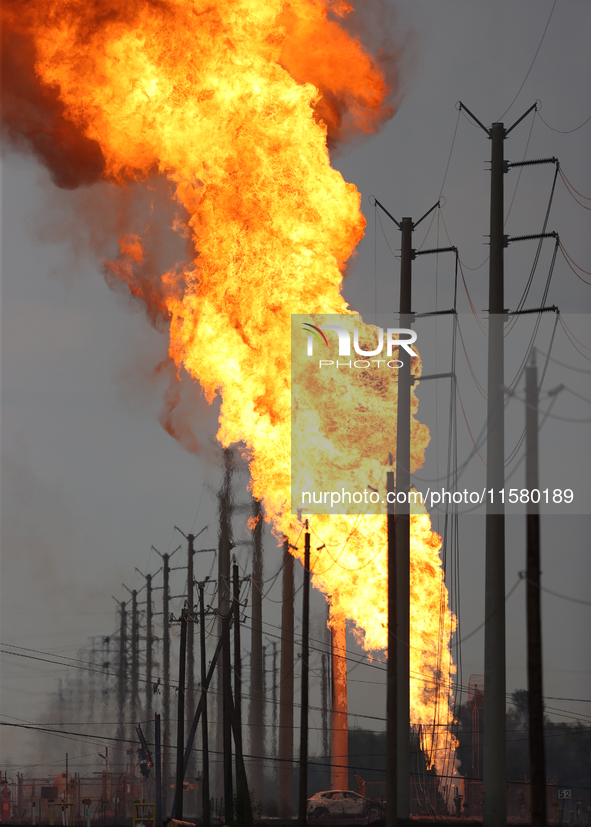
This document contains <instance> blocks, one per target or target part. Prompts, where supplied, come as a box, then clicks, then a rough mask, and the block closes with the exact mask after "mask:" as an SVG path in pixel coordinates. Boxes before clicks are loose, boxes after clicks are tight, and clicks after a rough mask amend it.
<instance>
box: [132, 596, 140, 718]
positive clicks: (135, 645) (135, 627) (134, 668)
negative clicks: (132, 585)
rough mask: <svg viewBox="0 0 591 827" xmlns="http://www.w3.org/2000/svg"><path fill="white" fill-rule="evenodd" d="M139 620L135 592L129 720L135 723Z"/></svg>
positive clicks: (133, 600)
mask: <svg viewBox="0 0 591 827" xmlns="http://www.w3.org/2000/svg"><path fill="white" fill-rule="evenodd" d="M138 649H139V618H138V613H137V590H136V589H133V590H132V592H131V720H132V722H133V723H135V721H136V719H137V713H138V702H139V687H138V672H139V669H138V667H139V663H138V661H139V652H138Z"/></svg>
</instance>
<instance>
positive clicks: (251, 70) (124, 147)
mask: <svg viewBox="0 0 591 827" xmlns="http://www.w3.org/2000/svg"><path fill="white" fill-rule="evenodd" d="M351 12H352V9H351V7H350V6H348V5H347V3H345V2H344V0H292V2H289V3H287V2H284V1H283V0H281V1H280V0H231V1H230V0H219V2H217V3H215V4H210V3H204V2H202V0H192V2H191V0H168V1H167V0H161V1H159V2H157V1H156V0H151V1H148V0H144V1H143V2H133V1H132V2H130V3H120V2H113V0H69V1H68V2H65V0H43V2H39V3H38V4H35V3H34V2H30V3H26V4H20V3H14V2H12V3H11V2H7V3H5V5H4V37H5V39H6V41H7V42H12V43H13V44H14V43H17V44H20V46H18V49H17V48H16V47H14V48H13V53H14V54H16V55H17V57H18V58H19V59H21V58H22V61H25V57H26V56H27V55H30V56H31V61H34V72H35V78H33V76H32V73H31V78H30V82H29V86H28V87H27V88H23V89H21V90H20V92H19V90H17V92H16V93H14V92H13V98H10V97H9V98H8V99H7V103H6V107H7V115H6V117H7V121H8V129H9V132H10V133H11V134H12V135H13V137H14V135H15V134H17V133H20V134H21V135H25V137H26V138H27V139H28V140H29V142H30V143H31V144H32V145H33V146H34V148H35V151H36V152H37V154H39V155H41V156H42V158H43V159H44V160H45V162H46V163H47V164H48V165H49V166H50V167H51V166H53V171H54V175H56V176H57V180H58V182H61V184H62V185H63V186H76V185H77V184H78V183H80V182H83V183H87V182H90V181H92V180H98V179H103V180H108V181H111V182H113V184H114V185H118V186H125V184H126V183H127V182H129V181H133V180H142V179H145V178H146V177H147V176H148V175H152V174H154V172H155V171H158V172H159V173H160V174H162V175H164V176H166V177H167V178H168V179H169V180H170V181H171V182H173V184H174V187H175V197H176V199H177V200H178V202H179V203H180V204H181V205H182V206H183V207H184V209H185V210H186V213H187V214H188V216H189V218H188V231H189V233H190V237H191V241H192V244H193V248H194V260H193V262H192V264H191V265H190V266H187V267H185V268H184V269H182V268H177V269H175V270H173V271H170V272H168V273H164V274H163V275H162V276H161V280H160V284H158V285H157V287H156V288H154V286H153V285H152V286H151V287H150V289H147V288H146V286H145V285H144V284H143V283H142V281H141V279H138V278H137V277H136V274H137V271H138V269H141V265H142V261H143V257H144V246H145V240H144V239H142V238H141V237H140V236H138V235H133V234H127V235H122V236H121V237H120V239H119V249H120V255H119V259H118V261H117V262H112V263H111V265H110V271H111V276H113V275H114V276H117V277H119V278H121V279H123V280H124V281H127V282H128V284H129V286H130V289H131V290H132V292H134V293H136V294H138V295H140V296H141V297H142V298H143V299H144V301H145V302H146V304H147V305H148V309H149V312H150V314H151V318H153V317H154V315H155V314H156V315H158V314H159V315H160V316H162V317H164V318H165V319H167V320H168V321H169V327H170V355H171V357H172V358H173V359H174V361H175V363H176V365H177V366H178V368H179V370H180V368H181V366H182V367H183V368H184V369H186V370H187V371H188V372H189V373H190V374H191V376H193V377H194V378H195V379H196V380H198V381H199V382H200V383H201V386H202V388H203V389H204V392H205V394H206V397H207V399H208V401H212V400H213V398H214V397H215V396H216V395H217V394H220V395H221V397H222V405H221V414H220V427H219V433H218V439H219V440H220V442H221V443H222V445H224V446H228V445H231V444H233V443H242V444H244V445H245V446H246V450H247V453H248V458H249V461H250V469H251V474H252V492H253V494H254V496H255V497H258V498H260V499H262V500H263V501H264V506H265V512H266V515H267V519H269V520H270V521H271V522H272V524H273V526H274V529H275V530H276V531H277V532H278V533H279V532H284V533H285V534H286V535H288V536H289V537H290V538H291V540H292V542H293V543H294V545H295V543H296V538H297V537H298V536H299V535H300V533H301V529H302V526H301V523H299V522H298V520H297V518H296V517H294V516H293V515H291V514H290V510H289V500H290V346H289V341H290V338H289V331H290V316H291V314H292V313H307V314H326V313H331V314H336V313H338V314H348V313H350V312H351V311H350V310H349V308H348V306H347V304H346V302H345V301H344V299H343V297H342V295H341V292H340V288H341V282H342V278H343V272H344V269H345V265H346V262H347V260H348V259H349V257H350V256H351V254H352V252H353V251H354V249H355V246H356V245H357V243H358V242H359V240H360V239H361V237H362V236H363V233H364V227H365V221H364V218H363V216H362V214H361V212H360V195H359V193H358V191H357V190H356V188H355V187H354V186H353V185H352V184H348V183H346V182H345V181H344V180H343V178H342V176H341V175H340V173H339V172H337V171H336V170H334V169H333V168H332V167H331V165H330V160H329V154H328V148H327V147H328V144H334V143H335V142H336V141H338V140H339V139H340V138H341V137H343V136H345V135H347V134H350V133H353V132H357V133H371V132H375V131H377V129H378V128H379V125H380V123H382V122H383V121H384V120H386V119H387V118H388V117H390V116H391V115H392V113H393V111H394V110H393V102H395V99H396V95H397V94H398V90H397V88H396V86H395V85H392V79H391V78H389V77H387V74H386V70H385V69H384V67H383V66H382V65H380V63H379V62H378V61H377V60H376V59H375V58H373V57H372V56H371V55H370V54H369V53H368V52H367V51H366V50H365V49H364V48H363V47H362V45H361V44H360V42H359V40H358V39H357V38H356V37H354V36H352V35H351V34H350V33H349V32H348V29H347V16H348V15H349V14H350V13H351ZM11 38H12V41H11ZM23 56H24V57H23ZM15 59H16V58H15ZM17 63H18V61H17ZM23 65H24V64H23ZM390 74H391V73H390ZM33 81H35V83H36V86H35V84H34V83H33ZM23 85H24V86H25V85H26V84H23ZM29 87H30V88H29ZM33 87H34V88H33ZM15 94H17V96H18V94H21V95H22V96H23V97H25V98H26V99H27V105H28V106H29V109H27V108H26V107H24V108H23V107H19V106H17V105H16V104H15V103H14V95H15ZM44 106H45V110H44V109H43V107H44ZM35 107H37V110H39V111H45V112H46V113H49V114H47V117H44V118H38V119H37V120H38V121H39V122H36V121H35V116H34V114H31V111H30V110H32V109H34V108H35ZM37 110H36V111H37ZM29 116H30V117H29ZM27 118H29V120H27ZM31 123H32V124H33V126H31ZM44 130H45V132H44ZM33 133H35V134H33ZM60 147H61V148H60ZM70 148H71V151H70ZM85 153H86V155H85ZM68 155H72V156H76V158H77V159H78V160H77V161H76V163H77V166H76V169H75V170H74V172H73V173H72V174H71V175H70V176H68V175H67V174H65V173H64V174H63V175H61V178H60V174H59V173H58V172H56V169H55V167H56V164H57V165H58V166H59V163H61V162H62V161H64V162H65V161H67V160H68V159H67V157H66V156H68ZM80 157H82V160H80ZM56 158H57V161H56ZM84 158H87V160H86V161H85V160H84ZM60 159H61V160H60ZM358 326H360V328H361V330H362V338H363V337H365V338H367V340H368V341H373V339H374V338H375V335H374V332H373V331H372V330H370V329H369V328H368V327H366V326H363V325H362V324H360V325H358ZM413 363H414V364H413V373H414V374H415V376H419V375H420V369H421V368H420V359H419V357H418V355H417V356H416V357H415V358H414V359H413ZM358 393H359V398H358V400H357V401H354V402H353V403H352V409H351V410H349V411H343V412H342V414H343V419H344V420H348V421H350V422H351V423H355V422H356V421H359V411H358V407H359V406H360V405H362V406H363V408H364V411H365V413H364V417H365V418H364V419H363V432H364V437H363V438H361V436H360V435H357V437H355V436H351V438H350V440H349V444H350V454H351V456H350V465H351V467H352V468H357V469H359V470H358V478H359V486H358V487H359V489H361V490H362V489H364V488H365V487H366V485H367V483H368V481H369V480H370V479H371V480H373V481H374V482H373V484H375V485H380V486H381V489H382V490H384V480H385V471H386V461H387V457H388V453H389V452H390V451H392V434H393V433H394V427H393V423H395V416H396V398H395V397H394V398H392V396H390V397H389V399H387V400H386V399H385V398H384V395H383V389H382V388H380V387H379V383H378V384H376V383H375V382H374V383H373V384H372V380H371V379H369V378H364V379H360V380H359V387H358ZM412 404H413V413H416V409H417V404H418V402H417V399H416V396H415V394H414V391H413V397H412ZM412 423H413V424H412V436H413V448H412V462H413V469H412V470H414V469H416V468H417V467H420V465H421V463H422V461H423V454H424V449H425V446H426V445H427V443H428V440H429V434H428V430H427V428H426V427H424V426H422V425H420V424H419V423H418V422H417V421H416V420H415V419H414V418H413V420H412ZM353 431H354V428H353ZM336 433H337V431H336V429H335V424H334V422H332V421H331V420H330V415H329V412H327V411H326V410H324V411H321V410H318V411H317V427H316V433H314V431H313V429H312V430H311V431H310V440H311V441H310V451H309V454H308V455H307V457H306V461H308V462H314V463H322V462H323V450H330V446H331V440H332V439H333V438H334V437H335V434H336ZM370 433H371V435H372V436H371V439H369V438H368V437H367V435H368V434H370ZM411 523H412V561H411V577H412V583H411V636H412V637H411V675H412V679H411V680H412V682H411V709H412V719H413V722H414V723H416V724H419V723H420V724H422V725H423V736H424V745H425V747H426V749H427V752H428V754H429V755H430V756H431V761H432V763H433V764H434V765H435V767H436V768H437V769H438V770H439V771H440V772H446V771H449V768H448V766H446V764H445V759H449V754H450V747H453V739H452V736H451V735H450V733H449V727H448V726H447V725H448V724H450V723H451V722H452V712H451V709H450V698H451V695H450V677H449V676H450V675H451V674H452V673H453V672H454V671H455V670H454V667H453V664H452V661H451V656H450V651H449V640H450V636H451V634H452V632H453V629H454V625H455V619H454V617H453V615H452V614H451V612H450V611H449V609H448V604H447V591H446V588H445V584H444V579H443V572H442V565H441V560H440V558H439V548H440V538H439V537H438V536H437V535H436V534H434V533H433V532H432V531H431V528H430V520H429V517H428V515H427V514H426V513H417V514H415V515H414V516H413V517H412V518H411ZM311 526H312V529H313V532H314V535H315V537H316V538H317V539H318V543H316V546H320V545H322V544H326V547H325V548H324V549H322V550H321V551H318V552H317V553H315V554H314V557H313V561H312V563H313V571H314V583H315V585H316V586H317V587H318V588H320V589H322V590H323V591H324V592H325V593H326V594H327V595H332V605H331V611H332V613H333V616H336V615H338V616H340V617H342V616H343V615H345V616H346V617H347V618H349V619H351V620H352V621H354V623H355V626H356V629H357V631H358V635H359V638H360V640H361V641H362V643H363V645H364V646H365V648H366V649H367V650H382V649H384V648H385V645H386V630H387V606H386V593H387V586H386V584H387V577H386V523H385V519H384V518H383V517H375V516H374V517H372V516H364V517H359V516H351V517H346V516H342V517H327V516H325V517H315V518H314V519H313V520H312V521H311ZM299 546H300V548H299V550H298V551H296V554H299V555H300V557H301V556H302V554H303V551H302V547H303V543H302V542H300V543H299ZM336 595H338V598H337V597H336ZM433 710H436V712H435V713H434V711H433ZM434 715H435V718H434Z"/></svg>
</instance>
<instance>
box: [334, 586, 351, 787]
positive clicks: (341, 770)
mask: <svg viewBox="0 0 591 827" xmlns="http://www.w3.org/2000/svg"><path fill="white" fill-rule="evenodd" d="M335 600H336V602H338V595H337V594H335ZM331 650H332V651H331V654H332V658H331V659H332V670H331V674H332V703H331V715H330V733H331V738H330V743H331V761H330V786H331V789H333V790H348V789H349V766H348V762H349V737H348V736H349V729H348V719H347V623H346V618H345V617H344V616H338V617H337V616H333V617H332V619H331Z"/></svg>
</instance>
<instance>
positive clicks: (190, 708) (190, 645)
mask: <svg viewBox="0 0 591 827" xmlns="http://www.w3.org/2000/svg"><path fill="white" fill-rule="evenodd" d="M194 541H195V536H194V535H193V534H188V535H187V542H188V547H187V607H188V609H189V612H192V611H193V584H194V581H195V574H194V566H193V564H194V560H193V557H194V555H195V549H194ZM194 714H195V627H194V625H193V623H189V628H188V629H187V720H189V721H192V720H193V715H194Z"/></svg>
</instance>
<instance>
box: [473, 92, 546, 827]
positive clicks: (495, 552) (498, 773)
mask: <svg viewBox="0 0 591 827" xmlns="http://www.w3.org/2000/svg"><path fill="white" fill-rule="evenodd" d="M460 107H461V108H462V109H464V110H465V111H466V112H467V113H468V114H469V115H470V117H471V118H472V120H474V121H475V122H476V123H477V124H478V125H479V126H480V127H481V128H482V129H483V130H484V132H486V134H487V135H488V137H489V139H490V141H491V164H490V177H491V184H490V257H489V288H488V291H489V292H488V313H489V322H488V386H487V393H488V400H487V419H486V428H487V430H486V440H487V447H486V487H487V489H488V491H489V492H490V491H492V492H493V495H492V497H491V496H490V494H489V496H488V497H487V502H486V529H485V587H484V622H485V626H484V686H485V688H486V690H485V691H486V695H485V699H484V748H483V754H484V767H483V776H484V778H483V781H484V784H483V797H484V802H483V824H484V825H485V827H504V825H506V823H507V759H506V740H507V734H506V694H505V693H506V662H505V640H506V633H505V507H504V504H503V502H502V501H501V496H500V493H499V492H500V491H501V490H502V489H503V488H504V485H505V400H504V395H505V386H504V373H505V365H504V363H505V357H504V324H505V317H506V313H507V310H506V308H505V275H504V251H505V247H506V246H507V244H508V242H509V238H508V237H507V236H506V235H505V234H504V222H505V216H504V178H503V176H504V175H505V173H506V172H507V171H508V169H509V165H508V164H507V163H506V162H505V157H504V148H505V147H504V144H505V138H506V137H507V135H508V134H509V133H510V132H511V131H512V130H513V129H514V128H515V127H516V126H517V124H518V123H521V121H522V120H523V119H524V118H525V117H526V115H528V114H529V113H530V112H531V111H532V110H533V109H535V108H536V104H534V105H533V106H531V107H530V108H529V109H528V110H527V112H526V113H525V114H524V115H522V116H521V117H520V118H519V119H518V120H517V121H516V122H515V123H514V124H513V126H511V127H510V128H509V129H505V125H504V124H503V123H493V124H492V126H491V128H490V129H487V128H486V127H485V126H484V125H483V124H482V123H481V122H480V121H479V120H478V118H476V117H475V115H473V114H472V112H470V110H469V109H468V108H467V107H466V106H464V104H462V103H460ZM514 166H515V165H514Z"/></svg>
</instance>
